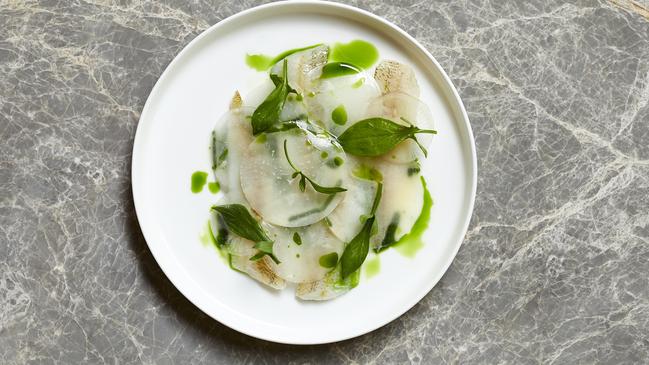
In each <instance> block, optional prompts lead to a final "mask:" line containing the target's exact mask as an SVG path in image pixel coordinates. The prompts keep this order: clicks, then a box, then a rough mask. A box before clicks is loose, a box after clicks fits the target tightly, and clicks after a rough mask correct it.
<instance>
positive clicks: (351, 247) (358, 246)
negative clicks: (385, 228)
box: [340, 216, 375, 278]
mask: <svg viewBox="0 0 649 365" xmlns="http://www.w3.org/2000/svg"><path fill="white" fill-rule="evenodd" d="M374 219H375V218H374V217H373V216H372V217H370V218H369V219H368V220H366V221H365V223H364V224H363V227H362V228H361V231H360V232H358V234H357V235H356V236H355V237H354V238H352V240H351V241H349V243H348V244H347V246H345V251H343V255H342V257H341V258H340V265H341V266H340V269H341V270H340V271H341V275H342V277H343V278H346V277H347V276H349V275H350V274H351V273H353V272H354V271H356V270H358V268H359V267H361V265H363V262H365V258H367V253H368V252H369V250H370V233H371V232H372V224H374Z"/></svg>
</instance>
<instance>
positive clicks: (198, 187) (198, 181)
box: [192, 171, 207, 194]
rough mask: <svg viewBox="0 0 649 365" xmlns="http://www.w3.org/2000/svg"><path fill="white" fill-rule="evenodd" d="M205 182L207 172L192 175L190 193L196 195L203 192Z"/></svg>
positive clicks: (197, 172)
mask: <svg viewBox="0 0 649 365" xmlns="http://www.w3.org/2000/svg"><path fill="white" fill-rule="evenodd" d="M206 182H207V172H204V171H196V172H194V173H193V174H192V193H194V194H198V193H200V192H201V191H203V187H204V186H205V183H206Z"/></svg>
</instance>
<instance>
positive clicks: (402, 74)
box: [374, 60, 419, 98]
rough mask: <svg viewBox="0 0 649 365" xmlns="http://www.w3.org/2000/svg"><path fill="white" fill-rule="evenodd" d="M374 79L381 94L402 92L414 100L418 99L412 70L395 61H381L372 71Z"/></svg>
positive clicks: (417, 85)
mask: <svg viewBox="0 0 649 365" xmlns="http://www.w3.org/2000/svg"><path fill="white" fill-rule="evenodd" d="M374 79H375V80H376V82H377V83H378V85H379V88H380V90H381V93H382V94H389V93H392V92H402V93H406V94H409V95H410V96H413V97H415V98H418V97H419V84H418V83H417V78H416V77H415V72H414V70H413V69H412V68H411V67H410V66H408V65H404V64H403V63H399V62H397V61H391V60H385V61H381V63H379V65H378V66H376V70H375V71H374Z"/></svg>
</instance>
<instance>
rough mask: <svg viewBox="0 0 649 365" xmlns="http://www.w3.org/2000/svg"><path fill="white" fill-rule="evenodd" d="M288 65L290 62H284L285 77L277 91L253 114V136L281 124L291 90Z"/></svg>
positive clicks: (276, 88)
mask: <svg viewBox="0 0 649 365" xmlns="http://www.w3.org/2000/svg"><path fill="white" fill-rule="evenodd" d="M287 64H288V62H287V61H286V60H284V66H283V72H284V77H283V78H282V82H281V83H280V84H279V85H277V86H276V87H275V90H273V91H272V92H271V93H270V94H269V95H268V96H267V97H266V100H264V102H263V103H261V105H259V106H258V107H257V109H255V111H254V112H253V113H252V120H251V122H252V134H253V135H255V136H256V135H258V134H259V133H262V132H264V131H266V130H267V129H269V128H271V127H272V126H273V125H274V124H275V123H278V122H279V115H280V114H281V112H282V108H284V103H285V102H286V97H287V96H288V93H289V90H290V88H289V86H288V68H287Z"/></svg>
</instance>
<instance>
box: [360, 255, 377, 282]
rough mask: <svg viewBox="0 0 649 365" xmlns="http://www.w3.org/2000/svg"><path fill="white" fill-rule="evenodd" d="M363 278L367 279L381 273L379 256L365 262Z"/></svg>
mask: <svg viewBox="0 0 649 365" xmlns="http://www.w3.org/2000/svg"><path fill="white" fill-rule="evenodd" d="M363 266H365V276H366V277H367V278H368V279H369V278H372V277H374V276H376V275H377V274H378V273H379V271H381V260H380V258H379V255H374V257H372V258H371V259H370V260H367V261H366V262H365V265H363Z"/></svg>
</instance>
